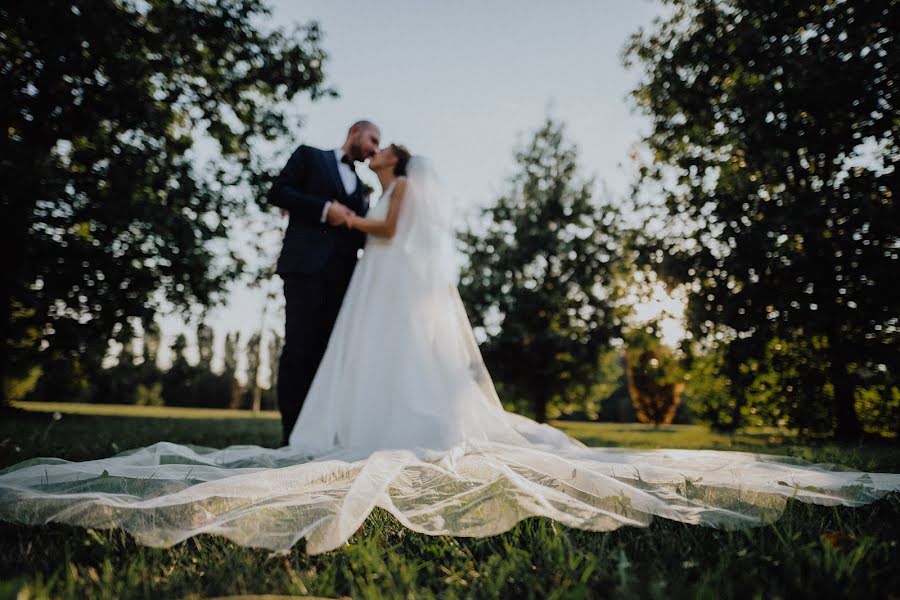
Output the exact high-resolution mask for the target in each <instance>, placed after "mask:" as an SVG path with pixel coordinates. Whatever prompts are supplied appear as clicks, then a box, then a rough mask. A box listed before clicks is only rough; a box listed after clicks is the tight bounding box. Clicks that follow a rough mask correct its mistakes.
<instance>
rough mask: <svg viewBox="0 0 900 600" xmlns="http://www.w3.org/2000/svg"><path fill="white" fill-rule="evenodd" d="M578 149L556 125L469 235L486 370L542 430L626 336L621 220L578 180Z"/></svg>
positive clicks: (464, 290)
mask: <svg viewBox="0 0 900 600" xmlns="http://www.w3.org/2000/svg"><path fill="white" fill-rule="evenodd" d="M576 158H577V153H576V149H575V148H574V147H572V146H570V145H569V144H567V143H566V142H565V140H564V136H563V128H562V126H561V125H560V124H558V123H555V122H553V121H552V120H548V121H547V122H546V123H545V124H544V125H543V126H542V127H541V128H540V130H538V131H537V132H536V133H535V135H534V138H533V139H532V141H531V142H530V143H529V144H528V145H527V146H526V147H524V148H523V149H521V150H520V151H518V152H517V153H516V163H517V166H518V174H516V175H515V176H514V177H513V178H512V180H511V181H510V190H509V192H508V193H507V194H505V195H504V196H502V197H501V198H499V199H498V200H497V202H496V203H495V204H494V205H493V206H491V207H489V208H487V209H485V211H484V214H483V216H484V217H485V221H486V222H487V224H486V226H485V228H486V229H485V230H484V231H476V230H469V231H467V232H466V233H465V234H464V235H463V238H462V239H463V243H464V245H465V250H466V253H467V254H468V259H469V262H468V265H467V267H466V269H465V270H464V272H463V274H462V277H461V282H460V294H461V296H462V298H463V301H464V302H465V304H466V307H467V309H468V310H469V311H470V315H471V317H472V320H473V325H475V326H476V328H478V329H479V330H480V331H481V332H483V333H484V334H485V336H486V340H485V341H484V342H483V343H482V345H481V350H482V353H483V354H484V358H485V362H486V363H487V365H488V368H489V369H490V371H491V373H492V375H493V376H494V377H496V379H497V380H498V382H499V383H500V384H501V385H502V386H503V396H502V397H503V398H505V399H507V400H508V399H510V398H520V399H522V400H524V401H525V403H526V404H525V406H524V407H523V408H525V410H528V411H530V412H531V413H532V414H534V415H535V416H536V417H537V418H538V419H539V420H544V419H545V418H546V416H547V408H548V405H549V404H551V403H554V402H556V403H562V404H566V403H569V402H572V401H573V399H575V398H580V397H583V396H584V395H585V393H586V392H587V389H588V387H589V386H590V385H592V384H593V382H594V379H593V378H594V376H595V367H596V365H597V361H598V357H599V354H600V352H601V350H602V349H603V348H605V347H607V346H608V344H609V341H610V340H611V339H613V338H614V337H615V336H616V335H617V333H618V331H619V328H620V326H621V318H622V312H623V309H622V308H620V307H619V306H618V305H617V303H616V301H617V299H618V295H619V293H620V290H619V289H618V288H617V287H616V283H617V281H618V279H617V275H618V273H619V271H620V270H621V269H622V258H621V257H622V256H624V250H623V249H622V245H621V240H620V237H619V224H618V223H619V213H618V211H617V210H616V208H615V207H614V206H611V205H602V206H601V205H599V204H598V203H596V202H594V200H593V199H592V196H591V183H590V182H581V181H579V180H578V177H577V165H576Z"/></svg>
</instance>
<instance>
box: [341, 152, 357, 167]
mask: <svg viewBox="0 0 900 600" xmlns="http://www.w3.org/2000/svg"><path fill="white" fill-rule="evenodd" d="M341 162H342V163H344V164H345V165H347V166H348V167H350V168H351V169H352V168H353V167H354V165H353V162H354V161H353V159H352V158H350V157H349V156H347V155H346V154H345V155H343V156H342V157H341Z"/></svg>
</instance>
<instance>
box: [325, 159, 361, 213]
mask: <svg viewBox="0 0 900 600" xmlns="http://www.w3.org/2000/svg"><path fill="white" fill-rule="evenodd" d="M334 158H335V160H337V167H338V173H340V175H341V182H342V183H343V184H344V191H346V192H347V195H348V196H349V195H350V194H352V193H353V192H355V191H356V172H355V171H354V170H353V169H351V168H350V165H348V164H347V163H342V162H341V159H342V158H344V150H343V148H335V149H334ZM330 207H331V200H329V201H328V202H326V203H325V206H324V207H322V223H324V222H325V221H327V220H328V209H329V208H330Z"/></svg>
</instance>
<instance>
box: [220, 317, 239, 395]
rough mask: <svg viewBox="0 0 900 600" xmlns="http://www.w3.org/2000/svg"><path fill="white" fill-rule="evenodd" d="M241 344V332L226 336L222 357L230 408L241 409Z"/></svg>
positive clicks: (223, 375)
mask: <svg viewBox="0 0 900 600" xmlns="http://www.w3.org/2000/svg"><path fill="white" fill-rule="evenodd" d="M240 343H241V332H240V331H235V332H234V333H226V334H225V351H224V353H223V355H222V358H223V360H222V363H223V365H224V368H223V371H222V377H224V378H225V381H227V382H228V399H227V406H228V408H239V407H240V404H241V385H240V383H239V382H238V380H237V366H238V347H239V346H240Z"/></svg>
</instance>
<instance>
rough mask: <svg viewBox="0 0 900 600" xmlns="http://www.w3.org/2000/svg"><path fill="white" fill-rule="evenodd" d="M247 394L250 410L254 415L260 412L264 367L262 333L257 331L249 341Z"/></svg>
mask: <svg viewBox="0 0 900 600" xmlns="http://www.w3.org/2000/svg"><path fill="white" fill-rule="evenodd" d="M246 352H247V392H248V394H249V395H250V408H251V410H252V411H253V413H254V414H255V413H258V412H259V405H260V400H261V398H262V396H261V392H262V390H261V389H260V387H259V367H260V365H262V332H261V331H256V332H254V333H253V335H251V336H250V339H249V340H247V348H246Z"/></svg>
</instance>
